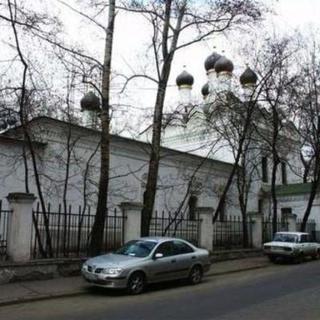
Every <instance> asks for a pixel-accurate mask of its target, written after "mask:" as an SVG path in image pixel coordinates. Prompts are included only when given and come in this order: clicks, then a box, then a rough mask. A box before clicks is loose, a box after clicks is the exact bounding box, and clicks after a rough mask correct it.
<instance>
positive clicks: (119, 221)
mask: <svg viewBox="0 0 320 320" xmlns="http://www.w3.org/2000/svg"><path fill="white" fill-rule="evenodd" d="M45 217H46V218H47V219H46V220H47V228H46V224H45ZM94 219H95V210H91V209H90V208H89V207H88V208H87V209H86V210H83V208H82V207H81V206H80V207H79V208H78V210H77V212H75V211H74V210H73V208H72V207H71V206H68V208H67V210H64V209H63V207H62V206H61V205H59V207H58V210H56V211H54V210H52V209H51V206H50V205H48V206H47V208H46V213H44V212H43V211H42V210H41V209H40V206H39V203H38V204H37V207H36V209H35V210H34V211H33V230H32V244H31V256H32V257H33V258H34V259H37V258H62V257H86V256H88V249H89V243H90V239H91V230H92V226H93V223H94ZM123 221H124V217H123V215H122V213H121V212H120V213H119V212H117V210H116V209H114V210H113V211H112V212H109V211H108V212H107V214H106V217H105V225H104V234H103V251H104V252H108V251H112V250H114V249H117V248H118V247H119V246H121V245H122V244H123V236H124V235H123ZM48 240H50V241H48ZM50 244H51V250H50ZM41 247H42V249H43V250H41Z"/></svg>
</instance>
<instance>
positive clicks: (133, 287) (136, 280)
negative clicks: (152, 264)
mask: <svg viewBox="0 0 320 320" xmlns="http://www.w3.org/2000/svg"><path fill="white" fill-rule="evenodd" d="M145 285H146V279H145V275H144V274H143V273H142V272H135V273H133V274H132V275H131V276H130V278H129V280H128V285H127V291H128V293H130V294H140V293H142V292H143V291H144V289H145Z"/></svg>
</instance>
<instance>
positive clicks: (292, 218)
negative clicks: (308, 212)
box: [285, 213, 297, 232]
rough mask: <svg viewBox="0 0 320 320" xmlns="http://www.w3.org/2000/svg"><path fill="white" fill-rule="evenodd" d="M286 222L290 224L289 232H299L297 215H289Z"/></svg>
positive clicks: (286, 216)
mask: <svg viewBox="0 0 320 320" xmlns="http://www.w3.org/2000/svg"><path fill="white" fill-rule="evenodd" d="M285 220H286V221H287V223H288V231H291V232H295V231H297V215H296V214H292V213H287V214H286V215H285Z"/></svg>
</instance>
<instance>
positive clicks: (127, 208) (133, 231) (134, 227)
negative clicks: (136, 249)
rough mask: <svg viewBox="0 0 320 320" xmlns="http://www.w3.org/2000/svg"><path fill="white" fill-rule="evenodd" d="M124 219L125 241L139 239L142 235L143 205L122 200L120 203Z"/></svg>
mask: <svg viewBox="0 0 320 320" xmlns="http://www.w3.org/2000/svg"><path fill="white" fill-rule="evenodd" d="M120 208H121V210H122V214H123V216H124V217H125V219H124V221H123V233H124V234H123V238H124V242H128V241H130V240H133V239H137V238H139V237H140V236H141V210H142V208H143V205H142V204H141V203H138V202H122V203H121V204H120Z"/></svg>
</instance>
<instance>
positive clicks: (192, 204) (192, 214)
mask: <svg viewBox="0 0 320 320" xmlns="http://www.w3.org/2000/svg"><path fill="white" fill-rule="evenodd" d="M197 203H198V198H197V197H196V196H194V195H191V196H190V197H189V201H188V207H189V219H190V220H195V219H196V209H197Z"/></svg>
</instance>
